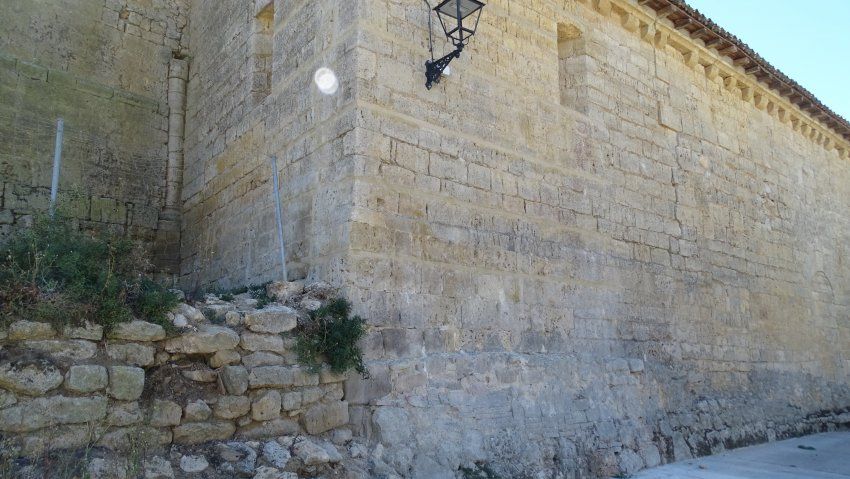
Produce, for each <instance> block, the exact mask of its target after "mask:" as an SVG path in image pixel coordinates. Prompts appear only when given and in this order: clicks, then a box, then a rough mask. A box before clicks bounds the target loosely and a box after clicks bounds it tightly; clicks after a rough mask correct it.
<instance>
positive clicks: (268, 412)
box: [251, 390, 280, 421]
mask: <svg viewBox="0 0 850 479" xmlns="http://www.w3.org/2000/svg"><path fill="white" fill-rule="evenodd" d="M278 416H280V393H279V392H277V391H274V390H271V391H265V392H263V393H261V394H260V395H259V396H257V398H256V399H254V402H253V403H252V404H251V418H252V419H254V420H255V421H268V420H270V419H275V418H277V417H278Z"/></svg>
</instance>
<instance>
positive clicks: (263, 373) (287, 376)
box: [248, 366, 319, 389]
mask: <svg viewBox="0 0 850 479" xmlns="http://www.w3.org/2000/svg"><path fill="white" fill-rule="evenodd" d="M248 382H249V384H250V386H251V388H252V389H257V388H285V387H291V386H318V385H319V375H318V374H312V373H310V372H308V371H307V370H305V369H302V368H300V367H297V366H296V367H286V366H262V367H257V368H253V369H252V370H251V372H250V373H249V374H248Z"/></svg>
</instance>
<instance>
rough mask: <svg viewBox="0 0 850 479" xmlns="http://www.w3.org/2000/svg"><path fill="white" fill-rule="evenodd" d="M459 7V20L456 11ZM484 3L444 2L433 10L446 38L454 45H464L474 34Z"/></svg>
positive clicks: (470, 0) (459, 0)
mask: <svg viewBox="0 0 850 479" xmlns="http://www.w3.org/2000/svg"><path fill="white" fill-rule="evenodd" d="M458 5H460V20H458V15H457V13H458V12H457V9H458ZM483 7H484V3H482V2H479V1H478V0H445V1H444V2H443V3H441V4H439V5H437V7H436V8H435V9H434V10H436V11H437V14H438V15H437V16H438V17H439V19H440V24H441V25H442V26H443V30H444V31H445V32H446V36H447V37H449V38H450V39H452V40H453V41H454V43H455V44H459V43H466V42H467V41H468V40H469V38H470V37H471V36H472V35H474V34H475V30H476V28H477V27H478V19H479V18H480V17H481V9H482V8H483Z"/></svg>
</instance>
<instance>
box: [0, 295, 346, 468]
mask: <svg viewBox="0 0 850 479" xmlns="http://www.w3.org/2000/svg"><path fill="white" fill-rule="evenodd" d="M314 301H315V300H314ZM256 305H257V301H256V300H254V299H251V298H250V297H249V296H247V295H243V296H240V297H237V298H236V299H235V301H233V302H227V301H221V300H219V299H218V298H216V297H214V296H210V297H208V298H207V301H206V302H202V303H199V304H196V306H197V308H195V307H193V306H189V305H187V304H182V305H181V306H180V307H179V308H178V309H177V310H175V311H174V313H172V314H171V317H172V319H173V320H174V322H175V324H178V325H180V326H182V327H181V328H180V329H179V330H178V331H176V332H175V333H172V334H169V335H166V332H165V330H164V329H163V328H162V327H161V326H159V325H157V324H153V323H148V322H144V321H133V322H130V323H123V324H120V325H118V326H116V327H115V328H114V329H113V330H112V331H110V332H108V333H106V334H104V331H103V328H102V327H101V326H97V325H85V326H83V327H64V328H57V327H54V326H51V325H50V324H47V323H39V322H32V321H17V322H13V323H11V324H9V325H8V326H7V327H3V328H2V330H0V439H2V440H3V444H4V450H5V451H6V452H7V453H8V452H10V451H12V450H13V449H11V448H16V447H17V448H20V451H21V453H22V454H24V455H37V454H40V451H42V450H44V449H45V448H46V449H59V448H61V449H74V448H85V447H88V446H90V445H91V444H96V445H99V446H106V447H108V448H113V449H117V450H126V449H128V448H129V447H130V445H131V441H139V440H140V438H143V439H144V440H146V441H149V442H153V443H158V444H162V445H167V444H171V443H172V442H173V443H174V444H182V445H194V444H199V443H203V442H206V441H216V440H218V441H222V440H226V439H228V438H231V437H238V438H242V439H245V440H251V439H260V438H272V437H278V436H282V435H289V434H292V435H294V434H303V433H308V434H321V433H324V432H327V431H329V430H331V429H334V428H336V427H339V426H342V425H344V424H346V423H347V422H348V405H347V403H346V402H345V401H342V396H343V386H342V380H343V377H342V376H340V375H336V374H332V373H331V372H330V371H327V370H322V371H320V372H317V373H311V372H310V371H308V370H305V369H303V368H301V367H299V366H298V365H297V364H296V357H295V353H294V351H293V343H294V340H293V338H292V336H291V334H290V333H289V332H290V331H291V330H292V329H293V328H294V327H295V326H296V320H297V318H298V317H299V315H303V314H304V313H299V312H298V311H297V310H295V309H291V308H288V307H286V306H283V305H279V304H273V305H270V306H267V307H265V308H262V309H256Z"/></svg>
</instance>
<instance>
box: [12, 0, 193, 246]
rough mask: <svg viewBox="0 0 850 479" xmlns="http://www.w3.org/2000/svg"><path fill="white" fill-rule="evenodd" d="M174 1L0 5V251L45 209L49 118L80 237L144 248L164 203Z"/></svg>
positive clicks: (178, 14)
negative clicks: (98, 236) (60, 132)
mask: <svg viewBox="0 0 850 479" xmlns="http://www.w3.org/2000/svg"><path fill="white" fill-rule="evenodd" d="M186 13H187V12H186V6H185V5H184V4H183V2H182V1H177V0H162V1H154V2H151V1H134V0H131V1H121V2H119V1H113V0H104V1H100V0H98V1H85V2H68V1H62V2H3V4H2V5H0V18H3V22H2V25H0V96H2V99H3V100H2V101H0V171H2V174H0V182H2V193H0V241H2V240H3V238H5V237H7V236H8V235H9V234H10V233H11V231H12V230H13V229H14V228H16V227H18V226H21V225H25V224H27V221H28V218H29V217H30V215H32V214H33V213H35V212H43V211H45V210H46V207H47V203H48V198H49V191H50V181H51V171H52V160H53V145H54V138H55V129H56V120H57V118H63V119H64V121H65V141H64V145H63V164H62V174H61V179H60V185H59V186H60V192H62V193H73V195H72V197H66V198H65V199H64V201H65V203H66V205H67V207H68V209H69V210H70V212H71V214H72V215H73V216H74V217H76V218H78V219H79V220H81V222H82V223H83V225H84V227H94V226H102V225H106V226H108V227H110V228H112V229H116V230H119V231H126V232H128V233H130V234H132V235H134V236H136V237H139V238H143V239H147V240H151V239H153V237H154V230H155V229H156V227H157V219H158V215H159V212H160V209H161V207H162V202H163V198H164V196H165V191H164V189H165V167H166V156H167V151H166V142H167V136H168V122H167V116H168V105H167V103H166V93H167V73H168V64H169V61H170V60H171V58H172V54H173V53H177V54H179V53H180V50H181V46H180V39H181V35H182V30H183V28H184V27H185V22H186V17H185V15H186Z"/></svg>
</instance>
